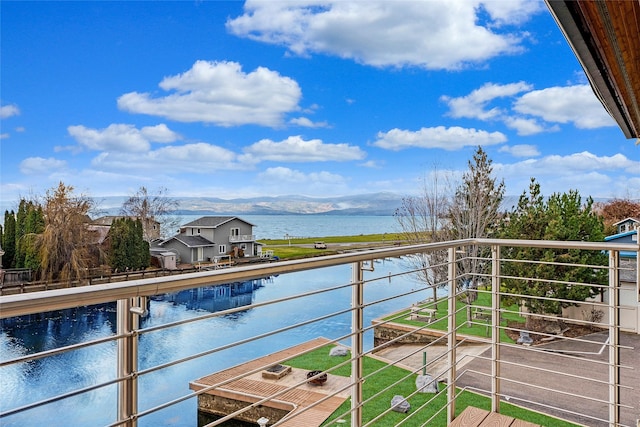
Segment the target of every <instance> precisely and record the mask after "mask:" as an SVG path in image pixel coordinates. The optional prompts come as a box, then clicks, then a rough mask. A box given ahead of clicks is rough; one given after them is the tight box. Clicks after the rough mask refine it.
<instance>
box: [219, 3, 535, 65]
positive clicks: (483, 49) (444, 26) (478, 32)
mask: <svg viewBox="0 0 640 427" xmlns="http://www.w3.org/2000/svg"><path fill="white" fill-rule="evenodd" d="M482 3H486V4H485V5H484V9H482V8H481V5H482ZM528 3H530V2H528V1H524V0H520V1H518V2H516V4H515V5H513V6H505V5H501V4H500V3H499V2H496V3H489V2H480V1H468V0H461V1H453V0H437V1H436V0H431V1H393V2H390V1H384V0H382V1H367V2H363V1H355V2H347V1H322V2H321V1H306V2H267V1H260V0H250V1H247V2H245V5H244V14H243V15H241V16H239V17H237V18H234V19H229V20H228V21H227V29H228V30H229V31H230V32H231V33H233V34H235V35H238V36H240V37H247V38H250V39H253V40H257V41H261V42H264V43H270V44H276V45H282V46H286V47H287V49H289V51H290V52H292V53H294V54H297V55H302V56H306V55H309V54H311V53H323V54H329V55H335V56H338V57H341V58H347V59H353V60H355V61H357V62H360V63H364V64H368V65H373V66H393V67H402V66H417V67H422V68H427V69H457V68H461V67H464V66H466V65H468V64H477V63H481V62H484V61H486V60H488V59H490V58H493V57H495V56H497V55H500V54H504V53H513V52H518V51H520V50H521V49H522V46H521V43H522V39H523V37H524V36H523V35H522V34H517V33H514V32H511V33H509V32H502V33H499V32H498V31H497V30H498V27H501V26H503V25H505V24H508V23H516V22H522V21H523V20H525V19H526V18H527V17H528V16H530V15H531V14H533V13H535V12H537V11H538V10H541V9H542V8H540V7H539V3H538V2H535V3H537V4H538V5H537V7H531V6H526V5H527V4H528ZM483 10H484V11H486V12H487V15H488V16H486V15H485V16H483V17H482V20H484V21H487V22H486V26H482V25H480V24H479V22H480V21H481V19H480V18H479V14H481V13H482V11H483Z"/></svg>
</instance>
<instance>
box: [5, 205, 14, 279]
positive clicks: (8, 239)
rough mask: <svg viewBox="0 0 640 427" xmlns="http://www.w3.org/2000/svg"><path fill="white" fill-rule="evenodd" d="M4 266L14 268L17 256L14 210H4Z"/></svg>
mask: <svg viewBox="0 0 640 427" xmlns="http://www.w3.org/2000/svg"><path fill="white" fill-rule="evenodd" d="M2 250H3V251H4V255H3V256H2V266H3V267H4V268H14V267H15V266H16V264H15V256H16V215H15V212H14V211H11V212H9V211H4V233H3V234H2Z"/></svg>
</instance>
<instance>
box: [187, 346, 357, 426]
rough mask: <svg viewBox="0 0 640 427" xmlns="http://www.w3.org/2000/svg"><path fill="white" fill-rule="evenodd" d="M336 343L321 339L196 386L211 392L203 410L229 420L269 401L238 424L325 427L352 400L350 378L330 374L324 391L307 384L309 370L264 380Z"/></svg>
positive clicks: (197, 382)
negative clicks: (271, 372)
mask: <svg viewBox="0 0 640 427" xmlns="http://www.w3.org/2000/svg"><path fill="white" fill-rule="evenodd" d="M330 342H331V341H329V340H328V339H326V338H316V339H314V340H311V341H307V342H305V343H302V344H299V345H296V346H293V347H290V348H287V349H285V350H282V351H278V352H276V353H272V354H269V355H267V356H263V357H260V358H258V359H254V360H251V361H249V362H246V363H243V364H240V365H237V366H234V367H231V368H228V369H225V370H222V371H219V372H216V373H213V374H211V375H207V376H205V377H202V378H199V379H197V380H195V381H193V382H191V383H190V384H189V387H190V388H191V390H194V391H196V392H198V391H202V390H205V389H206V391H204V392H202V393H201V394H200V395H199V396H198V410H199V411H202V412H205V413H210V414H213V415H217V416H226V415H228V414H230V413H232V412H234V411H236V410H239V409H242V408H244V407H246V406H249V405H250V404H253V403H256V402H259V401H261V400H263V399H265V398H269V400H267V401H265V402H263V403H261V404H260V405H258V406H256V407H254V408H251V409H250V410H248V411H247V412H245V413H244V414H242V415H240V416H238V417H236V418H237V419H239V420H242V421H247V422H255V423H257V420H258V419H260V418H267V419H269V424H273V423H275V422H276V421H278V420H280V419H284V422H282V423H281V424H280V425H281V426H285V427H299V426H301V425H303V426H305V427H316V426H320V425H321V424H322V423H323V422H324V421H325V420H326V419H327V418H328V417H329V416H330V415H331V414H332V413H333V412H334V411H335V410H336V409H337V408H338V407H339V406H340V405H342V403H344V401H345V400H347V399H348V398H349V397H350V395H351V388H350V387H349V384H350V382H351V380H350V378H348V377H341V376H336V375H332V374H327V377H328V378H327V382H326V383H325V384H324V385H321V386H318V385H312V384H308V383H307V379H306V378H307V377H306V375H307V372H308V371H307V370H304V369H297V368H291V370H290V371H289V372H288V373H287V374H286V375H284V376H282V377H280V378H277V376H274V375H263V371H266V370H267V369H269V368H271V367H273V366H274V365H276V364H279V363H281V362H282V361H284V360H287V359H291V358H293V357H295V356H297V355H299V354H302V353H304V352H305V351H308V350H311V349H314V348H318V347H322V346H323V345H326V344H329V343H330ZM327 357H329V356H328V352H327ZM340 389H343V390H341V391H339V390H340ZM318 402H320V403H319V404H317V403H318ZM314 404H316V405H315V406H313V407H311V406H312V405H314ZM256 425H257V424H256Z"/></svg>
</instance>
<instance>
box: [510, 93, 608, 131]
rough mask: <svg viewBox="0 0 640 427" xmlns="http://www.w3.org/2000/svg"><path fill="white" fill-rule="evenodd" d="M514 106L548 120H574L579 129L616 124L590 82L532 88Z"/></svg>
mask: <svg viewBox="0 0 640 427" xmlns="http://www.w3.org/2000/svg"><path fill="white" fill-rule="evenodd" d="M514 110H515V111H517V112H519V113H522V114H529V115H532V116H537V117H541V118H542V119H544V120H546V121H547V122H556V123H573V124H574V125H575V126H576V127H577V128H581V129H593V128H599V127H603V126H615V125H616V124H615V122H614V121H613V119H612V118H611V116H609V114H608V113H607V112H606V110H605V109H604V107H603V106H602V104H601V103H600V101H598V99H597V98H596V96H595V95H594V93H593V91H592V89H591V86H589V85H575V86H565V87H559V86H556V87H550V88H546V89H542V90H535V91H532V92H529V93H526V94H524V95H523V96H522V97H521V98H520V99H518V100H517V101H516V103H515V105H514Z"/></svg>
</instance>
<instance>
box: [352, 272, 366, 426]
mask: <svg viewBox="0 0 640 427" xmlns="http://www.w3.org/2000/svg"><path fill="white" fill-rule="evenodd" d="M351 268H352V272H351V283H352V284H353V285H352V287H351V309H352V310H351V334H352V335H351V357H352V361H351V384H352V386H351V425H352V426H353V427H360V426H361V425H362V401H363V394H362V353H363V351H364V346H363V339H362V338H363V337H362V328H363V327H364V313H363V310H364V309H363V307H364V274H363V271H362V268H363V263H362V262H361V261H360V262H354V263H353V264H351Z"/></svg>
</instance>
